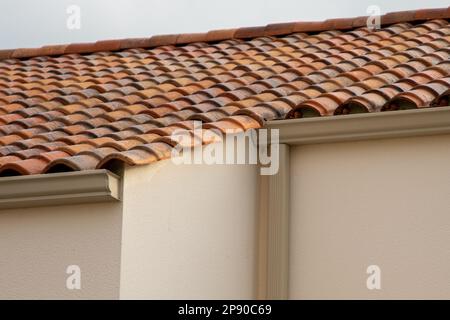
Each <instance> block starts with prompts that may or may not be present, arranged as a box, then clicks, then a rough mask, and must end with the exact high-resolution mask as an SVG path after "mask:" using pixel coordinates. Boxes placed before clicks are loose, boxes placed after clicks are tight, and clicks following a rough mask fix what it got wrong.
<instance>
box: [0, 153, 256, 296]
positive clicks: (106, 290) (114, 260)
mask: <svg viewBox="0 0 450 320" xmlns="http://www.w3.org/2000/svg"><path fill="white" fill-rule="evenodd" d="M257 172H258V168H257V167H256V166H247V165H236V166H234V165H231V166H228V165H215V166H204V165H175V164H174V163H172V162H171V161H170V160H166V161H161V162H158V163H155V164H153V165H150V166H143V167H136V168H131V167H129V168H126V169H125V171H124V174H123V178H122V180H123V186H122V188H123V191H122V201H113V202H107V203H92V204H78V205H66V206H51V207H35V208H25V209H5V210H1V211H0V231H1V235H0V239H1V243H0V254H1V256H2V259H1V262H0V298H4V299H55V298H56V299H119V298H121V299H163V298H164V299H181V298H183V299H208V298H215V299H232V298H241V299H252V298H254V297H255V291H256V274H255V272H254V270H255V269H256V255H257V250H256V247H257V243H256V242H257V235H256V233H257V206H258V198H257V195H258V174H257ZM70 265H77V266H79V267H80V269H81V289H80V290H76V289H75V290H69V289H68V288H67V287H66V280H67V278H68V277H69V276H70V274H67V273H66V270H67V267H68V266H70Z"/></svg>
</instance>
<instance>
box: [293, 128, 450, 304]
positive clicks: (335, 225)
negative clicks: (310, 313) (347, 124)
mask: <svg viewBox="0 0 450 320" xmlns="http://www.w3.org/2000/svg"><path fill="white" fill-rule="evenodd" d="M449 163H450V135H443V136H430V137H417V138H409V139H391V140H374V141H365V142H346V143H334V144H320V145H319V144H318V145H305V146H298V147H293V148H292V149H291V179H292V180H291V188H292V190H291V192H292V193H291V224H290V237H291V247H290V297H291V298H294V299H310V298H325V299H328V298H344V299H347V298H386V299H391V298H413V299H415V298H419V299H420V298H438V299H440V298H445V299H449V298H450V169H449ZM369 265H378V266H379V267H380V268H381V290H373V291H370V290H368V289H367V288H366V279H367V277H368V274H366V268H367V267H368V266H369Z"/></svg>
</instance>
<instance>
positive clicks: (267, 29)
mask: <svg viewBox="0 0 450 320" xmlns="http://www.w3.org/2000/svg"><path fill="white" fill-rule="evenodd" d="M368 18H369V16H360V17H354V18H338V19H328V20H324V21H309V22H308V21H303V22H287V23H273V24H268V25H266V26H257V27H243V28H235V29H220V30H212V31H209V32H206V33H182V34H166V35H155V36H152V37H150V38H128V39H117V40H103V41H97V42H90V43H72V44H62V45H49V46H43V47H40V48H19V49H6V50H0V60H5V59H23V58H32V57H38V56H58V55H63V54H75V53H80V54H82V53H84V54H86V53H94V52H101V51H119V50H125V49H134V48H155V47H159V46H170V45H184V44H190V43H197V42H216V41H224V40H231V39H251V38H257V37H263V36H283V35H288V34H291V33H295V32H321V31H328V30H351V29H355V28H359V27H364V26H366V24H367V20H368ZM449 18H450V7H448V8H434V9H420V10H408V11H397V12H391V13H387V14H384V15H381V16H380V23H381V25H382V26H386V25H391V24H395V23H401V22H415V21H424V20H431V19H449Z"/></svg>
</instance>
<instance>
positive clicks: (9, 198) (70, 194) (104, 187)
mask: <svg viewBox="0 0 450 320" xmlns="http://www.w3.org/2000/svg"><path fill="white" fill-rule="evenodd" d="M120 199H121V179H120V177H119V176H118V175H116V174H114V173H112V172H110V171H108V170H103V169H102V170H86V171H76V172H64V173H52V174H39V175H30V176H14V177H5V178H1V179H0V210H1V209H11V208H30V207H42V206H55V205H72V204H80V203H94V202H111V201H120Z"/></svg>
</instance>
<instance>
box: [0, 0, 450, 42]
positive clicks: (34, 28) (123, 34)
mask: <svg viewBox="0 0 450 320" xmlns="http://www.w3.org/2000/svg"><path fill="white" fill-rule="evenodd" d="M70 5H78V6H79V7H80V9H81V29H79V30H69V29H68V28H67V27H66V21H67V19H68V16H69V15H68V14H67V13H66V10H67V8H68V7H69V6H70ZM370 5H377V6H379V7H380V9H381V13H387V12H392V11H399V10H410V9H419V8H440V7H447V6H449V5H450V0H328V1H327V0H313V1H311V0H308V1H306V0H1V10H0V30H1V31H0V49H5V48H19V47H38V46H42V45H48V44H60V43H73V42H91V41H96V40H106V39H117V38H128V37H148V36H151V35H154V34H165V33H185V32H205V31H209V30H212V29H221V28H233V27H244V26H257V25H266V24H268V23H275V22H288V21H310V20H324V19H328V18H339V17H354V16H361V15H367V12H366V11H367V8H368V6H370Z"/></svg>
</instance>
